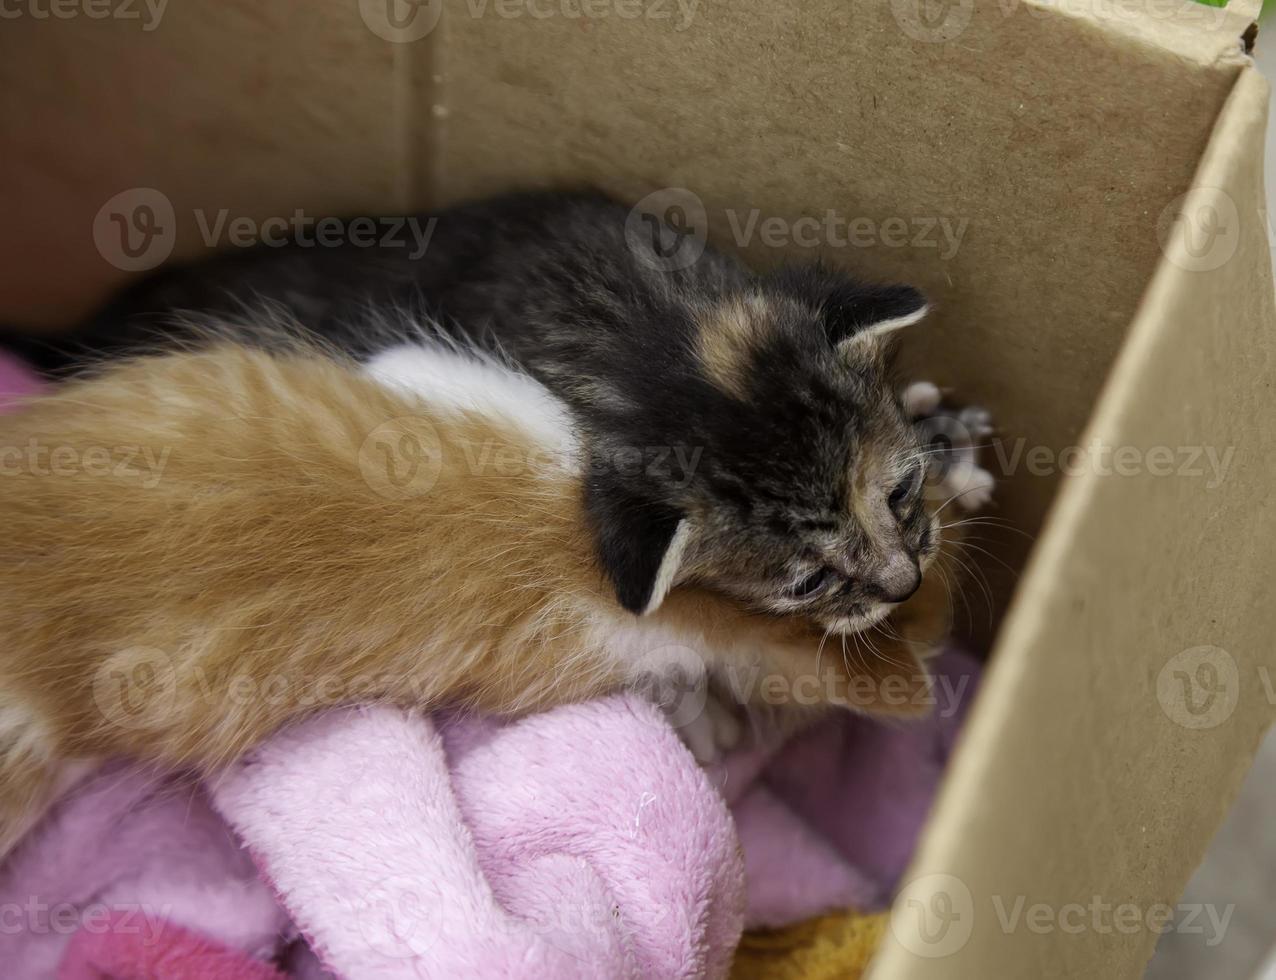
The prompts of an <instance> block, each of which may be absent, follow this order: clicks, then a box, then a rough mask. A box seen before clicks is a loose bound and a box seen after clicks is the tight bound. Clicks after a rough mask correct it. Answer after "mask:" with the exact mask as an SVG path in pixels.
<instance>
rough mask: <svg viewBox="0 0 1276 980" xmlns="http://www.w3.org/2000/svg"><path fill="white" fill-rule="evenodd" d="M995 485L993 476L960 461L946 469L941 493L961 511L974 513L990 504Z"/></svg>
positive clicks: (968, 462) (980, 468) (981, 468)
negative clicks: (946, 495) (954, 502)
mask: <svg viewBox="0 0 1276 980" xmlns="http://www.w3.org/2000/svg"><path fill="white" fill-rule="evenodd" d="M996 483H997V481H996V480H995V479H994V478H993V475H992V474H991V473H989V472H988V471H987V470H986V469H984V468H983V467H981V466H978V465H976V464H975V463H973V462H970V461H969V460H961V461H960V462H958V463H957V464H955V465H953V466H950V467H949V468H948V472H947V473H946V474H945V475H944V480H943V484H942V486H943V492H944V493H946V494H948V496H949V498H951V499H952V500H954V501H956V502H957V506H959V507H960V508H961V509H962V510H965V511H976V510H980V509H982V508H984V507H987V506H988V505H989V504H990V503H992V491H993V488H994V487H995V486H996Z"/></svg>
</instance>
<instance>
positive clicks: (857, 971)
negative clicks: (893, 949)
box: [731, 912, 887, 980]
mask: <svg viewBox="0 0 1276 980" xmlns="http://www.w3.org/2000/svg"><path fill="white" fill-rule="evenodd" d="M886 919H887V913H885V912H881V913H878V914H876V915H865V914H863V913H861V912H840V913H835V914H833V915H824V916H820V917H819V918H816V919H808V920H807V921H805V922H799V923H798V924H797V925H795V926H789V927H788V928H786V929H765V930H764V929H758V930H754V931H752V932H746V933H745V934H744V938H743V939H742V940H741V941H740V946H739V948H738V949H737V950H736V954H735V962H734V963H733V964H732V966H731V980H858V978H859V977H861V976H863V974H864V969H865V968H866V967H867V966H868V962H869V960H870V959H872V957H873V953H875V952H876V951H877V944H878V943H879V942H880V941H881V938H882V932H883V931H884V930H885V928H886Z"/></svg>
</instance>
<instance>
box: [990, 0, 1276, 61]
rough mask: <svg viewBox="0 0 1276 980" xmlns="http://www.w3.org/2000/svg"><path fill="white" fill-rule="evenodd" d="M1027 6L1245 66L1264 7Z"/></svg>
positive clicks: (1127, 0) (1157, 2)
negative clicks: (1246, 38) (1249, 36)
mask: <svg viewBox="0 0 1276 980" xmlns="http://www.w3.org/2000/svg"><path fill="white" fill-rule="evenodd" d="M1002 2H1009V3H1014V2H1017V0H1002ZM1023 2H1024V3H1025V4H1026V5H1027V6H1029V7H1032V8H1036V9H1038V10H1040V11H1042V12H1057V13H1060V14H1063V15H1064V16H1067V17H1074V18H1077V19H1078V20H1081V21H1088V22H1090V23H1092V24H1093V25H1094V26H1095V27H1096V28H1097V29H1099V30H1102V31H1105V32H1108V33H1112V34H1120V35H1122V36H1124V37H1126V38H1129V39H1131V40H1134V41H1137V42H1139V43H1143V44H1150V45H1154V46H1156V47H1159V48H1163V49H1165V50H1167V51H1172V52H1174V53H1175V54H1176V55H1179V56H1180V57H1182V58H1185V59H1188V60H1190V61H1193V62H1195V63H1196V64H1199V65H1215V64H1223V63H1231V64H1241V63H1242V62H1243V60H1244V59H1245V50H1244V44H1243V43H1242V40H1241V39H1242V37H1243V35H1244V34H1245V33H1246V31H1247V30H1248V29H1249V28H1250V26H1251V25H1252V24H1253V23H1254V22H1255V21H1257V20H1258V14H1259V11H1260V10H1261V8H1262V0H1230V2H1225V4H1224V5H1223V6H1218V5H1216V4H1215V3H1206V2H1203V0H1100V2H1097V3H1077V2H1072V0H1062V2H1061V0H1023Z"/></svg>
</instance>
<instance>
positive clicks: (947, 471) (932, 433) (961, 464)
mask: <svg viewBox="0 0 1276 980" xmlns="http://www.w3.org/2000/svg"><path fill="white" fill-rule="evenodd" d="M901 397H902V400H903V403H904V410H905V411H906V412H907V413H908V415H909V417H910V418H912V419H913V421H914V424H915V425H916V426H917V428H918V430H919V431H920V432H921V434H922V439H923V441H924V443H925V446H926V451H927V457H926V463H927V470H928V471H929V474H928V475H929V479H930V480H931V481H932V486H933V487H934V493H935V495H936V496H938V497H939V498H940V501H941V502H943V503H946V502H947V501H949V500H952V501H954V502H955V503H956V504H957V505H958V506H959V507H960V508H961V509H962V510H965V511H976V510H979V509H981V508H983V507H986V506H987V505H988V504H989V503H991V502H992V492H993V487H994V486H995V484H996V480H995V479H994V478H993V475H992V474H991V473H990V472H988V471H987V470H986V469H984V468H983V467H982V466H980V465H979V449H980V448H981V447H982V446H983V445H984V444H985V443H986V442H987V440H988V439H989V438H990V437H991V436H992V434H993V432H994V429H993V425H992V415H991V414H990V413H989V412H988V410H987V409H985V408H981V407H979V406H977V405H968V406H966V407H965V408H963V409H960V410H955V409H949V408H945V407H944V405H943V394H942V392H941V391H940V390H939V387H938V386H937V385H935V384H933V383H932V382H930V381H915V382H913V383H912V384H910V385H909V386H908V387H907V388H905V389H904V391H903V394H902V396H901Z"/></svg>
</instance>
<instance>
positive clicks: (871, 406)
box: [28, 193, 939, 633]
mask: <svg viewBox="0 0 1276 980" xmlns="http://www.w3.org/2000/svg"><path fill="white" fill-rule="evenodd" d="M630 213H631V212H630V209H629V208H627V207H626V206H624V205H622V204H620V203H617V202H616V201H613V200H611V199H609V198H607V197H604V196H602V195H600V194H594V193H528V194H514V195H510V196H506V197H502V198H497V199H494V200H490V201H486V202H483V203H478V204H472V205H467V206H462V207H458V208H455V209H452V210H449V211H445V212H443V213H441V214H439V215H437V216H435V217H437V224H436V225H435V227H434V233H433V237H432V238H431V240H430V246H429V249H428V252H427V254H425V255H424V256H423V257H415V256H414V255H412V254H410V253H409V251H408V250H406V249H393V248H380V249H377V248H372V249H370V248H360V247H354V246H352V245H350V244H346V245H345V246H342V247H337V248H305V247H302V245H300V244H294V245H292V246H287V247H283V248H276V247H258V248H255V249H248V250H238V251H233V252H227V253H224V254H221V255H218V256H216V257H214V258H213V259H211V260H209V261H206V262H204V263H201V264H198V265H194V266H190V267H186V268H180V267H179V268H172V269H168V270H165V271H163V272H161V273H160V274H158V275H157V276H155V277H153V278H152V279H150V280H147V281H144V282H142V283H141V284H139V285H137V286H136V287H134V288H133V289H131V290H130V291H128V292H127V293H126V294H125V295H123V296H122V297H121V298H120V299H119V300H118V301H117V302H116V303H115V304H113V305H112V306H111V307H110V308H108V309H107V310H105V311H103V312H102V314H101V315H99V316H98V317H96V318H95V319H94V321H93V322H92V323H91V324H89V325H88V326H86V327H85V328H84V329H83V330H81V331H80V333H79V334H78V335H76V336H75V337H73V338H72V339H71V340H69V341H65V342H61V344H60V347H59V349H57V350H53V351H50V350H43V351H41V350H36V349H33V348H31V347H28V353H32V354H36V355H38V356H40V357H41V359H42V361H43V363H44V365H45V366H46V367H55V366H57V365H59V364H60V365H64V366H65V365H66V364H67V363H68V362H69V363H72V364H74V363H83V362H84V360H85V359H92V358H94V357H97V356H99V355H101V354H102V353H107V354H109V353H112V352H121V351H128V350H131V349H136V348H137V347H138V346H139V345H143V346H145V345H147V344H152V343H161V344H162V343H165V342H173V341H178V340H189V336H190V335H189V333H188V330H189V328H188V326H187V325H186V324H185V321H183V320H182V319H181V316H183V315H187V316H189V315H190V314H194V315H195V317H194V318H195V319H204V318H207V317H208V316H210V315H212V316H221V317H225V316H239V315H241V314H242V313H243V310H244V308H245V307H246V306H256V305H258V304H266V305H268V306H270V307H272V308H274V309H277V310H280V311H283V312H284V313H285V314H286V315H288V316H289V317H292V318H295V319H296V320H297V321H298V322H302V323H305V324H307V329H309V330H312V331H314V332H315V333H316V334H318V335H320V336H322V337H323V338H324V339H325V340H326V341H327V342H329V343H331V344H333V345H334V346H335V347H337V348H338V349H340V350H342V351H343V352H345V353H347V354H349V355H351V356H354V357H356V358H357V359H360V360H362V361H365V362H367V363H368V364H369V366H370V367H371V369H372V370H373V371H374V372H375V373H377V374H378V375H380V376H384V377H387V378H391V379H392V378H394V377H395V376H397V375H400V374H403V373H405V372H407V373H410V371H411V364H412V359H413V356H414V350H415V349H416V348H418V347H419V346H420V344H421V343H422V342H428V341H429V340H430V339H432V338H426V340H425V341H423V339H422V338H421V337H420V336H419V333H420V328H419V327H417V326H416V324H417V323H419V322H420V318H419V316H416V315H415V314H416V313H419V312H420V311H421V310H423V309H424V310H428V311H429V312H434V313H438V314H440V315H441V316H442V317H443V320H444V323H445V324H446V325H447V326H446V329H448V330H450V331H451V332H452V334H453V335H454V336H455V337H457V338H460V339H461V340H462V341H463V342H465V343H474V344H478V345H479V346H484V347H494V348H499V349H500V350H501V351H502V352H504V353H505V354H506V355H508V356H509V357H511V358H512V359H513V360H514V361H516V362H517V363H518V364H520V365H521V366H523V367H524V368H525V369H526V370H527V371H528V372H529V373H530V374H532V375H533V376H534V377H535V378H536V379H538V380H539V381H541V382H542V383H543V384H544V385H545V386H547V387H548V388H549V389H550V390H551V391H552V392H553V393H554V394H555V395H557V396H558V397H560V398H561V399H562V400H563V401H564V402H565V403H566V404H567V405H568V406H569V409H570V411H571V413H572V415H573V417H574V418H575V420H576V422H577V424H578V425H579V427H580V428H581V430H582V431H583V433H584V436H585V442H586V449H587V456H588V475H587V478H586V479H585V481H584V486H583V495H584V502H585V509H586V512H587V515H588V520H589V523H590V526H591V528H592V530H593V535H594V542H595V554H596V556H597V558H598V561H599V563H600V565H601V567H602V569H603V570H604V572H605V573H606V575H607V576H608V578H609V580H610V581H611V583H612V587H613V589H614V590H615V594H616V596H617V598H618V599H619V601H620V603H621V605H623V606H624V607H625V608H626V609H628V610H630V611H631V612H634V613H639V614H644V613H650V612H652V611H654V610H655V609H656V608H658V606H659V604H660V601H661V599H662V598H663V596H664V595H665V594H666V593H667V592H668V589H669V587H670V585H671V584H672V583H688V584H697V585H703V586H706V587H709V588H712V589H715V590H718V591H721V592H723V593H725V594H727V595H729V596H731V597H733V598H735V599H737V600H739V601H741V602H743V603H745V604H746V605H747V606H748V607H749V608H751V609H754V610H756V611H761V612H767V613H778V614H789V613H793V614H799V615H802V616H804V617H808V618H810V619H813V620H815V621H817V622H819V623H820V624H821V625H822V626H824V627H825V628H828V629H832V630H835V631H838V632H842V633H851V632H855V631H859V630H863V629H865V628H867V627H869V626H871V625H873V624H874V623H877V622H879V621H880V620H881V619H883V618H884V617H885V616H886V615H887V614H888V613H889V612H890V610H891V609H892V608H893V607H894V606H895V605H897V604H898V603H900V602H902V601H904V600H905V599H907V598H908V597H909V596H910V595H911V594H912V593H913V591H914V590H915V589H916V588H917V587H918V585H919V583H920V582H921V578H922V573H923V571H924V570H925V569H926V568H927V567H928V565H929V564H930V562H931V561H932V560H933V558H934V556H935V554H936V549H937V547H938V541H939V534H938V525H937V521H936V519H935V518H934V516H933V515H931V514H930V513H928V512H927V509H926V507H925V506H924V505H923V500H922V496H923V494H922V483H923V475H924V470H923V465H922V463H923V446H922V445H921V444H920V441H919V438H918V436H917V434H916V432H915V431H914V428H913V426H912V425H911V424H910V421H909V419H908V418H907V417H906V415H905V413H904V412H903V411H902V409H901V405H900V402H899V399H898V398H897V396H896V394H895V392H894V390H893V389H892V386H891V384H890V380H889V375H888V361H889V358H888V342H889V337H890V335H891V334H892V332H893V331H895V330H896V329H898V328H900V327H903V326H906V325H908V324H910V323H913V322H915V321H917V320H919V319H921V318H922V317H923V316H924V314H925V313H926V304H925V301H924V299H923V298H922V296H921V295H920V294H919V293H918V292H917V291H916V290H914V289H912V288H909V287H907V286H874V285H867V284H864V283H860V282H857V281H855V280H852V279H850V278H848V277H847V276H846V275H844V274H842V273H840V272H837V271H834V270H832V269H830V268H826V267H821V266H810V267H802V268H793V269H787V270H783V271H780V272H776V273H773V274H769V275H754V274H752V273H751V272H749V271H748V270H747V269H745V268H744V267H743V266H742V265H741V264H740V263H738V262H737V261H736V260H734V259H732V258H729V257H727V256H726V255H724V254H722V253H720V252H718V251H716V250H714V249H712V248H707V249H705V250H704V252H703V254H702V255H701V256H700V258H699V259H698V260H697V261H696V262H694V263H693V264H691V265H689V266H687V267H685V268H674V269H668V268H666V266H667V263H663V262H662V261H661V256H660V254H658V250H659V249H660V248H661V243H662V240H663V236H666V235H667V233H669V229H667V228H662V227H661V226H660V225H659V223H658V222H652V223H649V224H644V223H639V224H638V227H640V228H653V229H654V231H652V232H651V233H650V234H645V233H635V232H634V230H633V229H634V227H635V225H634V223H633V222H627V219H628V218H629V217H630ZM649 217H650V216H649ZM425 220H428V218H427V219H425ZM400 313H402V314H403V315H399V314H400ZM250 322H255V321H250ZM234 335H235V336H236V337H237V338H238V339H240V340H244V341H248V342H254V341H255V342H259V343H266V342H268V339H267V338H266V337H264V336H262V335H260V334H257V333H255V327H253V326H245V327H240V328H239V329H237V330H235V331H234Z"/></svg>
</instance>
